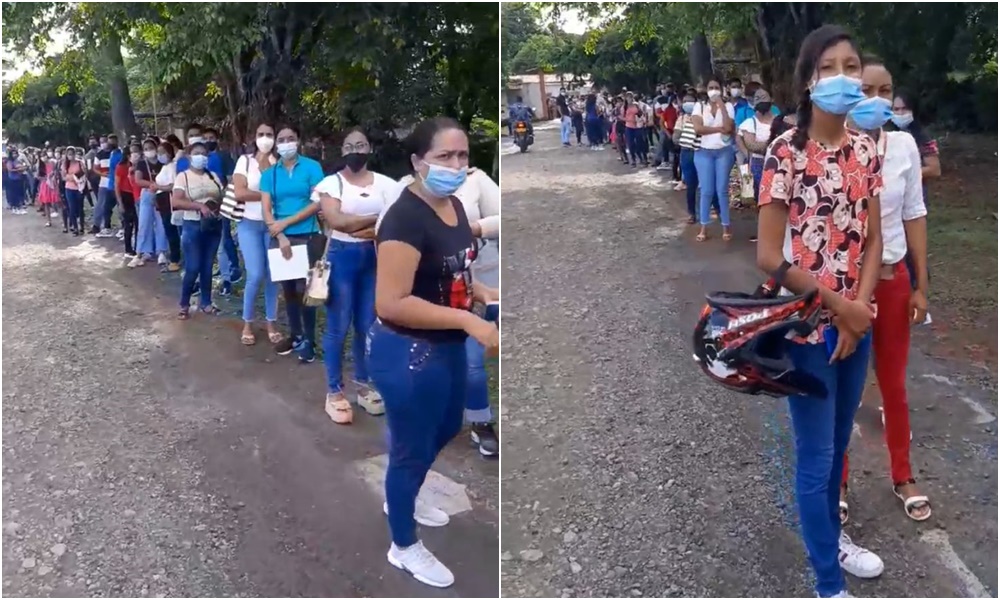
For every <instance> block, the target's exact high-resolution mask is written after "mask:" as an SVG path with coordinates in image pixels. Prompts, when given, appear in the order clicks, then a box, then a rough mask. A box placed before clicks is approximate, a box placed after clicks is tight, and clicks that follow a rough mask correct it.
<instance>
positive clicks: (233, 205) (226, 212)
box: [219, 154, 251, 223]
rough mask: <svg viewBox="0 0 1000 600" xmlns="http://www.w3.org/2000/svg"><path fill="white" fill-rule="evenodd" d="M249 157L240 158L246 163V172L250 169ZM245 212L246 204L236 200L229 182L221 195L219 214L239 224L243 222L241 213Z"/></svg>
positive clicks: (233, 186)
mask: <svg viewBox="0 0 1000 600" xmlns="http://www.w3.org/2000/svg"><path fill="white" fill-rule="evenodd" d="M250 157H251V155H249V154H247V155H244V156H243V157H242V158H244V159H246V161H247V170H249V168H250ZM245 211H246V202H243V201H242V200H237V199H236V186H235V185H234V184H233V183H231V182H230V184H229V185H227V186H226V189H225V191H224V192H223V194H222V208H221V209H220V210H219V214H221V215H222V216H223V217H225V218H227V219H229V220H230V221H232V222H233V223H239V222H240V221H242V220H243V213H244V212H245Z"/></svg>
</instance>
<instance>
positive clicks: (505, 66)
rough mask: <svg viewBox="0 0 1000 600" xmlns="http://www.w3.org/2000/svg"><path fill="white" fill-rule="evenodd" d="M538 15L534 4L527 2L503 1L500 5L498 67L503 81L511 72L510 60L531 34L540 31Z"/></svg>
mask: <svg viewBox="0 0 1000 600" xmlns="http://www.w3.org/2000/svg"><path fill="white" fill-rule="evenodd" d="M539 19H540V15H539V13H538V9H537V8H536V6H535V5H533V4H530V3H527V2H505V3H503V4H501V5H500V49H501V54H500V68H501V77H502V78H503V80H504V81H506V80H507V78H508V77H510V75H511V74H513V72H514V70H513V67H512V66H511V61H512V60H513V59H514V56H515V55H516V54H517V53H518V52H519V51H520V48H521V46H523V45H524V44H525V42H526V41H527V40H528V38H530V37H531V36H533V35H537V34H539V33H541V32H542V29H541V27H539V25H538V22H539Z"/></svg>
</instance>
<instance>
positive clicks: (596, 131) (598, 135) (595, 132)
mask: <svg viewBox="0 0 1000 600" xmlns="http://www.w3.org/2000/svg"><path fill="white" fill-rule="evenodd" d="M584 125H585V127H586V128H587V141H588V142H589V143H590V145H591V146H596V145H598V144H600V143H602V142H603V141H604V139H603V138H604V131H603V129H604V123H602V122H601V118H600V117H596V116H594V117H587V120H586V121H585V122H584Z"/></svg>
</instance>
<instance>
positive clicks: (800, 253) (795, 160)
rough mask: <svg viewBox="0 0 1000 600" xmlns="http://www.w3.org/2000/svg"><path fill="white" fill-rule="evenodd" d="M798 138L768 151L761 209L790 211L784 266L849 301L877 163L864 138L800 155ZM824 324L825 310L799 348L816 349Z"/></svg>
mask: <svg viewBox="0 0 1000 600" xmlns="http://www.w3.org/2000/svg"><path fill="white" fill-rule="evenodd" d="M795 131H796V130H795V129H794V128H793V129H790V130H788V131H786V132H785V133H783V134H782V135H780V136H778V137H777V138H776V139H775V140H774V142H772V143H771V145H770V146H769V147H768V149H767V156H766V157H765V159H764V172H763V174H762V176H761V180H760V205H761V206H764V205H766V204H770V203H771V202H782V203H784V204H786V205H787V206H788V227H787V229H786V230H785V247H784V254H785V260H787V261H788V262H790V263H792V264H793V265H795V266H797V267H798V268H800V269H803V270H805V271H806V272H808V273H809V274H810V275H812V276H813V278H815V279H816V281H818V282H819V283H820V285H824V286H826V287H828V288H829V289H831V290H833V291H834V292H836V293H837V294H840V295H841V296H843V297H845V298H847V299H848V300H854V299H856V298H857V296H858V286H859V284H860V283H861V262H862V258H863V257H864V252H865V242H866V241H867V238H868V200H869V199H870V198H877V197H878V196H879V195H880V194H881V193H882V159H881V158H880V157H879V155H878V152H877V151H876V148H875V141H874V140H872V138H871V137H869V136H868V135H867V134H864V133H860V132H857V131H852V130H850V129H848V130H847V131H846V132H845V135H844V139H843V142H842V143H841V144H840V146H838V147H833V148H831V147H826V146H823V145H821V144H819V143H817V142H815V141H813V140H812V139H810V140H808V141H807V142H806V146H805V149H804V150H801V151H800V150H797V149H796V148H795V147H794V146H792V143H791V141H792V137H793V136H794V135H795ZM829 322H830V314H829V311H826V310H824V312H823V318H822V319H821V321H820V325H819V327H817V329H816V331H814V332H813V334H811V335H810V336H809V338H808V339H806V340H797V341H807V342H811V343H819V342H820V340H822V337H821V335H822V330H823V328H824V327H826V326H827V325H828V324H829Z"/></svg>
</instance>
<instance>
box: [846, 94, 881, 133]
mask: <svg viewBox="0 0 1000 600" xmlns="http://www.w3.org/2000/svg"><path fill="white" fill-rule="evenodd" d="M847 115H848V117H850V119H851V121H854V124H855V125H857V126H858V127H860V128H861V129H864V130H865V131H874V130H875V129H878V128H879V127H882V126H883V125H885V123H886V121H888V120H889V118H890V117H891V116H892V103H891V102H889V101H888V100H886V99H885V98H880V97H879V96H875V97H873V98H865V99H864V100H862V101H861V102H858V104H857V106H855V107H854V108H852V109H851V112H849V113H847Z"/></svg>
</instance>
